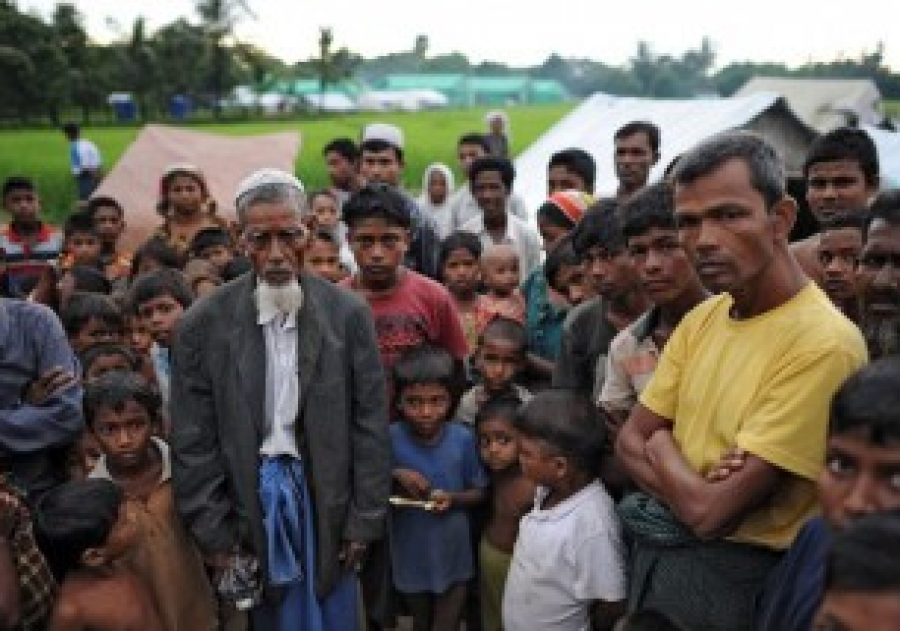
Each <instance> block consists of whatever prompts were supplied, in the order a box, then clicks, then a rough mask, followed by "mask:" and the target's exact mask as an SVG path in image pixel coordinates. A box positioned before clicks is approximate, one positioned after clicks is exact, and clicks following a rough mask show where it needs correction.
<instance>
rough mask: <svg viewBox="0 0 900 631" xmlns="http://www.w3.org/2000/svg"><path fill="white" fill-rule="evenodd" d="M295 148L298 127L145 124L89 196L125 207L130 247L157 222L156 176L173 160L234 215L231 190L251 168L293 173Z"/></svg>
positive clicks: (126, 240)
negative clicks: (254, 132) (222, 129)
mask: <svg viewBox="0 0 900 631" xmlns="http://www.w3.org/2000/svg"><path fill="white" fill-rule="evenodd" d="M299 151H300V133H299V132H281V133H276V134H265V135H259V136H222V135H219V134H211V133H206V132H200V131H194V130H188V129H181V128H177V127H168V126H165V125H147V126H146V127H144V128H143V129H142V130H141V132H140V133H139V134H138V136H137V138H136V139H135V140H134V142H133V143H132V144H131V145H130V146H129V147H128V149H126V150H125V153H123V154H122V156H121V157H120V158H119V160H118V162H116V164H115V166H114V167H113V168H112V170H111V171H110V172H109V174H108V175H107V176H106V177H105V178H104V179H103V182H101V184H100V186H99V187H98V188H97V190H96V191H94V194H93V196H94V197H97V196H100V195H103V196H109V197H113V198H115V199H116V200H118V201H119V203H121V204H122V207H123V208H124V209H125V221H126V222H127V224H128V227H127V229H126V233H125V235H124V237H123V242H122V245H123V247H125V248H127V249H130V250H133V249H135V248H136V247H137V246H138V245H140V244H141V243H142V242H143V241H144V240H145V239H146V238H147V237H148V236H149V235H150V234H151V233H152V232H153V231H154V230H155V229H156V228H157V227H159V226H160V225H161V223H162V218H161V217H160V215H159V214H158V213H157V211H156V204H157V202H158V201H159V193H160V190H159V186H160V176H161V175H162V173H163V172H164V171H165V169H166V168H167V167H168V166H170V165H172V164H175V163H178V162H188V163H191V164H193V165H195V166H197V167H199V168H200V170H201V171H202V172H203V174H204V176H205V178H206V181H207V184H208V186H209V190H210V193H211V195H212V197H213V199H215V200H216V205H217V207H218V212H219V214H220V215H222V216H223V217H225V218H228V219H234V218H235V214H234V191H235V189H236V188H237V185H238V183H239V182H240V181H241V180H242V179H243V178H244V177H246V176H247V175H248V174H250V173H251V172H253V171H255V170H256V169H260V168H263V167H274V168H278V169H283V170H285V171H288V172H290V173H293V172H294V161H295V159H296V157H297V155H298V153H299Z"/></svg>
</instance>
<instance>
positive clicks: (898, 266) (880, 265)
mask: <svg viewBox="0 0 900 631" xmlns="http://www.w3.org/2000/svg"><path fill="white" fill-rule="evenodd" d="M859 265H860V267H864V268H865V269H867V270H869V271H871V272H875V271H879V270H883V269H884V268H885V266H887V265H890V266H891V267H892V268H893V269H894V271H895V272H900V252H890V253H888V252H869V253H866V254H863V255H862V256H861V257H860V259H859Z"/></svg>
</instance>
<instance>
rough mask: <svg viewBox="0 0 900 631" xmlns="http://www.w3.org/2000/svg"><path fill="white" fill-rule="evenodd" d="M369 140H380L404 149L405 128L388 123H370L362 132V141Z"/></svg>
mask: <svg viewBox="0 0 900 631" xmlns="http://www.w3.org/2000/svg"><path fill="white" fill-rule="evenodd" d="M367 140H380V141H382V142H386V143H387V144H389V145H392V146H394V147H397V149H403V130H402V129H400V128H399V127H397V126H396V125H390V124H388V123H369V124H368V125H366V126H365V128H364V129H363V134H362V142H366V141H367Z"/></svg>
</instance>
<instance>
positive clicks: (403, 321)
mask: <svg viewBox="0 0 900 631" xmlns="http://www.w3.org/2000/svg"><path fill="white" fill-rule="evenodd" d="M344 221H346V222H347V226H348V228H349V240H350V246H351V248H352V249H353V254H354V256H355V257H356V262H357V264H358V265H359V271H358V272H357V273H356V274H355V275H354V276H352V277H350V278H347V279H345V280H343V281H341V284H342V285H343V286H344V287H346V288H348V289H351V290H353V291H356V292H358V293H359V294H361V295H362V296H363V297H365V298H366V300H367V301H368V303H369V307H370V308H371V310H372V316H373V318H374V321H375V329H376V331H377V333H378V345H379V348H380V351H381V361H382V364H383V365H384V367H385V373H386V374H388V375H389V374H391V370H392V369H393V366H394V364H395V363H396V362H397V359H398V358H399V357H400V355H401V354H403V352H404V351H406V350H407V349H409V348H413V347H416V346H420V345H422V344H425V343H427V344H430V345H432V346H436V347H438V348H443V349H444V350H446V351H447V352H448V353H449V354H450V356H451V357H452V358H453V359H454V361H455V363H456V367H457V375H458V383H463V378H464V377H463V376H464V370H463V362H464V360H465V358H466V355H467V353H468V347H467V345H466V338H465V335H464V334H463V330H462V326H461V324H460V321H459V317H458V316H457V313H456V307H455V306H454V304H453V300H452V299H451V298H450V294H449V293H448V292H447V290H446V288H444V286H443V285H439V284H438V283H436V282H435V281H433V280H431V279H429V278H426V277H425V276H423V275H421V274H418V273H417V272H414V271H412V270H410V269H407V268H405V267H403V264H402V261H403V257H404V253H405V252H406V249H407V247H408V245H409V241H410V225H411V219H410V216H409V213H408V212H407V209H406V206H405V204H404V202H403V198H402V197H401V196H400V194H399V193H397V192H396V191H395V190H393V189H391V188H389V187H383V186H378V185H367V186H365V187H363V188H362V189H360V191H359V192H357V193H355V194H354V195H353V196H352V197H351V198H350V199H349V200H348V201H347V203H346V204H345V205H344ZM457 391H458V390H457Z"/></svg>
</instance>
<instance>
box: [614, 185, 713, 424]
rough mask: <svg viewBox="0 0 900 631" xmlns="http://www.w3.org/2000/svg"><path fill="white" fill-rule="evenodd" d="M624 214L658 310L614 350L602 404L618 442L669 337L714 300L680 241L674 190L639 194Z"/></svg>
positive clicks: (625, 333)
mask: <svg viewBox="0 0 900 631" xmlns="http://www.w3.org/2000/svg"><path fill="white" fill-rule="evenodd" d="M622 215H623V216H624V217H625V220H624V223H623V226H622V234H623V235H624V237H625V242H626V246H627V248H628V254H629V256H630V257H631V260H632V262H633V264H634V266H635V267H636V268H637V272H638V275H639V278H640V282H641V285H642V286H643V290H644V292H645V294H646V296H647V298H648V299H649V300H650V302H651V303H652V304H653V306H652V307H651V308H650V309H649V310H648V311H645V312H644V313H643V314H642V315H641V316H640V317H639V318H638V319H637V320H636V321H635V322H634V324H632V325H631V326H629V327H627V328H625V329H623V330H622V331H620V332H619V334H618V335H616V337H615V338H613V341H612V342H611V343H610V345H609V355H608V356H607V358H606V367H605V379H604V381H603V385H602V389H601V391H600V396H599V400H598V403H599V404H600V406H601V407H602V408H603V409H604V410H606V412H607V413H608V414H609V415H610V417H611V420H614V421H615V423H614V425H612V426H611V427H610V431H611V433H612V435H613V440H615V436H616V434H617V433H618V428H619V427H620V426H621V424H622V423H624V422H625V420H626V419H627V418H628V414H629V412H631V408H632V407H634V405H635V404H636V403H637V400H638V396H639V395H640V394H641V392H642V391H643V389H644V387H645V386H646V385H647V383H648V382H649V381H650V377H652V376H653V372H654V370H656V362H657V360H658V358H659V354H660V353H661V352H662V349H663V348H664V347H665V343H666V341H667V340H668V338H669V335H670V334H671V333H672V331H674V330H675V327H677V326H678V323H679V322H680V321H681V318H682V317H683V316H684V314H686V313H687V312H688V311H690V310H691V309H693V308H694V307H695V306H697V305H698V304H700V302H702V301H703V300H705V299H706V297H707V296H708V293H707V291H706V289H705V288H704V287H703V284H702V283H701V282H700V277H699V276H697V271H696V269H695V267H694V264H693V263H692V262H691V260H690V259H689V258H688V256H687V253H686V252H685V251H684V249H683V248H682V247H681V245H680V244H679V242H678V228H677V226H676V225H675V200H674V199H673V196H672V187H671V185H669V184H668V183H665V182H661V183H659V184H653V185H651V186H648V187H647V188H645V189H643V190H641V191H639V192H638V193H637V194H635V196H634V197H632V198H631V199H630V200H628V201H627V202H625V203H624V204H623V206H622Z"/></svg>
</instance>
